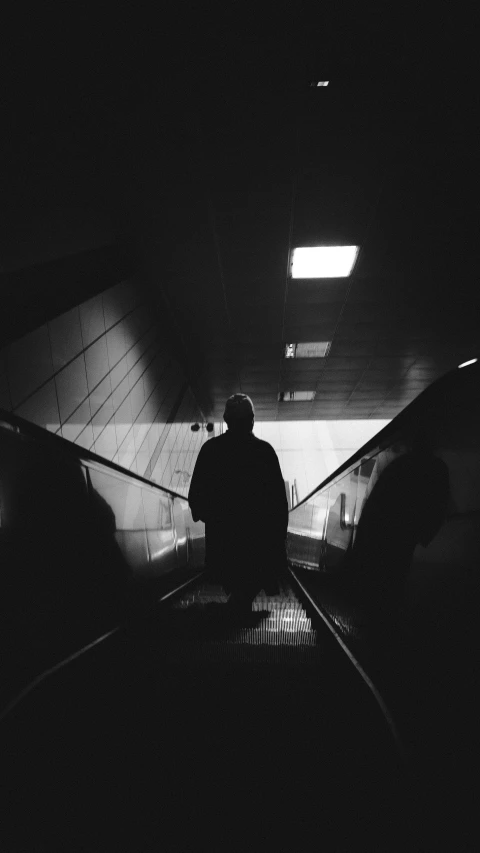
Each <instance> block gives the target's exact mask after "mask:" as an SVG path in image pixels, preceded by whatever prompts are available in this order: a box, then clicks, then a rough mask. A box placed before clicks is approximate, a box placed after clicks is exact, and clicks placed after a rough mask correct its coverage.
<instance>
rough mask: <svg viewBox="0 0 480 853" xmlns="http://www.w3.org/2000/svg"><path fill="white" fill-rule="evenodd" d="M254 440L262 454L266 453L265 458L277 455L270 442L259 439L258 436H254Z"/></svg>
mask: <svg viewBox="0 0 480 853" xmlns="http://www.w3.org/2000/svg"><path fill="white" fill-rule="evenodd" d="M252 438H253V439H254V441H255V448H258V450H259V452H260V453H264V454H265V456H276V455H277V454H276V452H275V450H274V448H273V447H272V445H271V444H270V442H268V441H265V440H264V439H263V438H258V437H257V436H256V435H252Z"/></svg>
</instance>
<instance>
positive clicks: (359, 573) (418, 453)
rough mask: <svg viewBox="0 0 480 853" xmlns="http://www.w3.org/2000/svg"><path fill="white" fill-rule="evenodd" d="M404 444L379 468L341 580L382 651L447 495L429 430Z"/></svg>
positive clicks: (391, 639)
mask: <svg viewBox="0 0 480 853" xmlns="http://www.w3.org/2000/svg"><path fill="white" fill-rule="evenodd" d="M407 448H408V449H407V452H406V453H404V454H402V455H400V456H399V457H398V458H396V459H393V461H392V462H390V464H389V465H387V467H386V468H385V469H384V470H383V471H382V473H381V474H380V477H379V478H378V480H377V482H376V483H375V485H374V487H373V489H372V491H371V493H370V495H369V497H368V498H367V501H366V503H365V506H364V507H363V509H362V513H361V516H360V519H359V523H358V527H357V530H356V534H355V538H354V540H353V545H352V548H351V551H350V554H349V556H348V558H347V560H348V561H347V570H346V576H345V577H344V578H343V585H344V587H345V588H348V587H349V586H351V590H352V593H353V596H354V599H355V600H357V601H358V602H359V603H360V604H361V606H362V609H363V610H364V611H365V613H366V615H367V627H368V629H369V630H370V631H371V632H372V641H373V642H378V643H380V644H382V646H383V649H384V650H385V651H387V649H392V650H393V649H394V648H395V644H396V637H397V635H398V631H399V627H398V620H399V611H400V608H401V605H402V600H403V594H404V588H405V583H406V578H407V575H408V572H409V569H410V566H411V564H412V558H413V553H414V550H415V548H416V547H417V545H422V546H423V547H426V546H427V545H428V544H429V543H430V542H431V540H432V539H433V537H434V536H435V535H436V533H437V532H438V530H439V529H440V527H441V525H442V523H443V520H444V518H445V513H446V509H447V505H448V499H449V475H448V468H447V466H446V464H445V462H443V460H441V459H439V458H438V457H436V456H434V454H433V446H432V441H431V439H430V437H429V436H428V434H427V432H426V431H424V430H422V429H418V430H417V431H415V432H414V433H413V434H412V435H411V436H409V437H407Z"/></svg>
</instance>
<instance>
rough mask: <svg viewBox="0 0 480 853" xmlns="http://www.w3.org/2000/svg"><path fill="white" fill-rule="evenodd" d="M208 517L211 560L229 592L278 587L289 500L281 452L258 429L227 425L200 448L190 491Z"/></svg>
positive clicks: (200, 515) (194, 507) (193, 503)
mask: <svg viewBox="0 0 480 853" xmlns="http://www.w3.org/2000/svg"><path fill="white" fill-rule="evenodd" d="M188 500H189V504H190V509H191V512H192V516H193V519H194V520H195V521H197V520H198V519H201V520H202V521H204V522H205V536H206V565H207V568H208V570H209V572H210V573H211V574H212V575H213V576H214V577H216V579H218V580H219V581H220V582H221V583H222V585H223V586H224V587H225V589H226V590H227V592H230V591H234V590H236V589H241V588H245V587H248V588H249V589H250V588H251V590H252V591H253V590H254V589H255V590H256V591H260V590H261V589H265V591H266V592H267V593H268V592H270V593H273V592H276V591H277V584H276V581H275V576H276V572H277V571H278V570H279V569H281V568H283V567H284V565H285V563H286V552H285V540H286V535H287V525H288V505H287V496H286V492H285V484H284V480H283V477H282V473H281V471H280V465H279V462H278V458H277V454H276V453H275V451H274V449H273V447H272V446H271V445H270V444H268V443H267V442H266V441H261V440H260V439H258V438H256V436H254V435H253V433H251V432H250V433H245V432H234V431H232V430H227V432H225V433H224V434H223V435H220V436H218V437H217V438H211V439H210V440H209V441H207V442H206V443H205V444H204V445H203V446H202V448H201V450H200V453H199V455H198V459H197V463H196V465H195V470H194V472H193V476H192V481H191V485H190V491H189V495H188Z"/></svg>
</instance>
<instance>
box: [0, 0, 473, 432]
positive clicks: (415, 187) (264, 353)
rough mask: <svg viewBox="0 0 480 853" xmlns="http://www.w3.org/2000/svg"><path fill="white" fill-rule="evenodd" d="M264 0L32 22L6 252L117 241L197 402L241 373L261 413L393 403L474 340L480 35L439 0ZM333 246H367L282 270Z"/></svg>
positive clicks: (13, 123)
mask: <svg viewBox="0 0 480 853" xmlns="http://www.w3.org/2000/svg"><path fill="white" fill-rule="evenodd" d="M337 5H338V4H337ZM267 8H268V7H267V5H265V6H262V5H261V4H260V5H258V4H257V6H256V7H254V6H252V7H251V9H250V7H249V6H248V4H239V3H236V2H231V3H224V4H216V3H211V4H210V5H209V6H208V14H206V13H205V11H204V9H200V7H199V9H197V12H196V14H195V15H193V16H187V15H186V14H185V15H184V18H183V20H177V21H175V22H173V23H169V25H168V28H166V25H165V24H164V23H163V22H159V21H158V20H157V21H155V22H154V21H153V19H152V20H147V19H145V18H143V19H142V20H140V15H138V14H137V15H136V16H135V13H132V12H130V14H132V15H133V16H134V17H132V18H127V17H125V15H124V14H123V13H122V14H120V12H119V13H118V15H117V17H116V19H115V21H114V22H112V20H106V21H105V22H101V21H99V20H96V25H95V27H93V26H92V21H91V19H88V18H85V20H83V21H80V20H78V19H75V20H74V19H73V18H72V17H71V15H70V18H68V19H65V20H64V21H60V20H59V19H58V17H57V18H55V20H54V22H53V23H54V24H55V26H51V27H50V26H46V24H45V21H44V20H43V19H42V26H41V27H40V25H39V22H38V21H29V24H28V25H27V27H26V28H25V27H23V28H22V30H21V33H22V35H21V37H20V39H19V40H17V41H15V40H12V41H11V43H10V52H9V53H7V63H8V66H9V67H8V72H9V75H10V77H9V79H10V80H11V86H10V88H9V97H8V98H7V115H8V116H9V117H10V127H11V129H12V132H11V133H10V136H9V142H8V144H7V155H6V158H5V159H4V169H3V172H4V175H3V177H4V201H5V211H6V216H5V227H4V229H3V235H4V236H3V248H2V252H3V265H4V270H6V271H8V270H9V269H12V268H14V267H15V266H17V267H18V266H19V265H21V264H22V257H24V259H25V260H24V262H23V263H25V264H28V263H32V262H33V261H32V258H34V259H36V260H37V262H38V260H39V259H41V251H42V246H45V247H46V246H47V244H48V245H49V246H50V249H49V251H50V254H49V255H48V257H49V258H51V257H52V248H51V247H52V246H53V245H54V244H55V247H56V248H55V251H54V254H55V252H56V254H57V255H59V254H61V252H62V246H63V247H64V248H65V247H66V248H65V253H66V254H68V252H70V251H73V249H72V247H73V246H77V249H78V247H79V246H80V245H81V247H82V248H84V249H87V248H92V247H93V246H95V245H99V246H100V245H104V244H105V243H108V242H109V241H112V240H117V241H118V240H120V241H122V240H123V241H124V242H128V244H129V245H131V246H133V247H134V251H135V254H136V257H137V258H138V263H139V264H140V265H141V268H142V271H143V274H144V277H145V280H146V281H147V282H148V287H149V290H150V292H151V294H152V296H153V298H154V300H155V301H156V302H157V304H158V306H159V310H160V311H167V312H168V314H169V317H170V321H171V324H172V328H174V329H175V330H176V336H177V339H178V341H179V347H180V350H181V356H182V360H183V361H184V364H185V366H186V369H187V371H188V373H189V376H190V379H191V382H192V384H193V386H194V388H195V390H196V392H197V395H198V398H199V400H200V403H201V406H202V409H203V411H204V414H205V416H206V417H207V418H209V419H219V418H221V416H222V413H223V407H224V402H225V398H226V397H227V396H229V395H230V394H232V393H234V392H236V391H239V390H241V391H243V392H245V393H248V394H250V395H251V397H252V398H253V401H254V404H255V408H256V413H257V418H258V419H259V420H290V419H293V420H304V419H309V418H314V419H352V418H391V417H394V416H395V415H396V414H397V413H398V412H399V411H401V409H402V408H403V407H404V406H405V405H406V404H407V403H409V402H410V401H411V400H412V399H413V398H414V397H416V396H417V395H418V394H419V393H420V391H422V390H423V389H424V388H425V387H426V386H427V385H428V384H430V382H431V381H433V380H434V379H435V378H437V377H438V376H439V375H441V374H442V373H444V372H445V371H447V370H449V369H450V368H452V367H455V366H456V365H457V364H459V363H460V362H461V361H464V360H466V359H469V358H472V357H474V356H475V355H478V350H479V348H480V346H479V345H480V333H479V328H480V324H479V319H480V318H479V313H480V312H479V309H480V288H479V283H478V261H477V245H476V240H477V231H478V202H477V196H478V190H477V186H476V179H475V177H474V176H475V174H476V173H477V172H478V166H477V162H476V161H477V158H478V154H477V149H478V95H477V93H476V91H475V87H476V81H477V79H478V72H477V70H476V68H475V67H474V58H473V57H475V55H476V46H475V45H474V44H473V40H472V39H470V38H469V36H468V33H469V23H468V21H464V22H463V23H461V24H459V23H458V21H457V19H456V18H455V15H454V12H452V10H451V8H450V7H448V9H447V7H446V9H445V10H444V14H443V15H439V17H438V20H437V22H436V23H435V22H432V20H430V19H429V18H428V17H426V18H425V21H421V20H420V19H417V20H412V19H409V20H408V21H407V22H405V21H402V10H399V13H398V20H396V21H394V20H393V19H389V21H388V22H387V21H385V19H384V18H379V17H378V16H377V17H372V19H370V20H366V19H365V17H364V15H363V14H359V13H358V12H357V14H356V15H350V14H348V15H347V14H346V13H345V11H344V10H343V15H342V14H340V13H339V12H337V13H336V14H334V13H332V12H330V13H327V11H325V9H322V11H321V12H317V13H316V14H313V13H312V11H311V8H315V7H308V6H307V5H306V4H302V3H299V2H297V3H296V4H294V3H288V2H285V3H277V4H275V5H274V6H272V7H271V9H272V12H271V14H267V11H266V10H267ZM259 9H260V10H261V13H260V12H259ZM342 9H343V7H342ZM263 10H265V12H264V13H263ZM448 10H450V11H448ZM472 32H473V30H472ZM319 80H328V81H329V86H328V87H316V86H312V85H311V83H312V82H316V81H319ZM68 223H70V225H68ZM40 226H41V227H40ZM62 229H63V230H62ZM69 229H70V230H69ZM67 232H68V233H67ZM32 235H33V236H32ZM39 235H40V236H39ZM42 235H43V236H42ZM62 235H64V236H62ZM65 235H66V236H65ZM75 239H77V243H75ZM69 240H70V243H69V242H68V241H69ZM78 241H80V242H78ZM82 241H83V242H82ZM323 243H325V244H343V243H345V244H355V245H358V246H359V247H360V252H359V257H358V260H357V263H356V266H355V268H354V271H353V274H352V275H351V276H350V277H348V278H337V279H317V280H315V279H307V280H300V279H291V278H290V276H289V261H290V253H291V250H292V249H293V248H294V247H295V246H307V245H318V244H323ZM22 252H23V255H22ZM35 253H36V254H35ZM326 340H328V341H331V342H332V344H331V347H330V350H329V353H328V355H327V357H325V358H315V359H285V358H284V357H283V353H284V346H285V343H292V342H302V341H305V342H308V341H326ZM292 390H293V391H315V398H314V400H313V401H310V402H279V401H278V395H279V392H281V391H292Z"/></svg>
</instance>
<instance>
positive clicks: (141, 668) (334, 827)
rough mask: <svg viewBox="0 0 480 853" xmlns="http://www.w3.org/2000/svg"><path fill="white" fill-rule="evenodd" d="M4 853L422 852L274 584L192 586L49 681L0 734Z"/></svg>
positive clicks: (389, 744) (324, 639) (405, 805)
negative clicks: (239, 589)
mask: <svg viewBox="0 0 480 853" xmlns="http://www.w3.org/2000/svg"><path fill="white" fill-rule="evenodd" d="M1 751H2V768H3V778H4V791H3V808H2V812H3V815H4V819H3V820H2V824H1V830H0V832H1V835H2V838H1V839H0V846H1V849H2V851H4V852H5V853H14V851H15V853H16V851H27V850H28V851H30V850H31V851H44V850H45V851H49V853H50V851H53V850H62V851H63V850H65V851H66V850H68V851H77V850H78V851H88V853H90V851H92V853H93V851H110V850H111V851H124V850H125V851H129V853H134V851H139V853H140V851H142V853H146V851H150V850H152V851H153V850H165V851H189V850H192V851H193V850H197V849H198V850H200V849H202V850H203V849H208V850H211V851H217V850H218V851H227V850H228V851H237V850H238V851H247V850H248V851H256V850H259V851H260V850H280V851H283V850H285V851H287V850H298V851H307V850H311V849H313V848H314V847H315V848H318V849H324V850H382V851H383V850H397V849H398V850H400V849H403V850H405V849H408V850H413V849H428V847H425V846H424V845H425V840H424V839H423V838H422V835H421V832H422V830H421V813H420V812H421V807H420V802H419V800H418V799H417V793H416V791H415V788H414V786H412V779H411V778H410V775H409V770H408V766H405V764H404V762H403V760H402V755H401V753H400V752H399V750H398V745H397V744H396V742H395V739H394V737H393V736H392V731H391V729H390V728H389V726H388V723H387V720H386V719H385V717H384V715H383V714H382V713H381V710H380V708H379V706H378V703H377V702H376V701H375V698H374V696H372V692H371V690H370V689H369V688H368V685H367V684H366V683H365V681H364V680H363V679H362V678H361V677H360V675H359V673H358V671H357V670H356V669H355V667H354V666H352V663H351V661H350V660H349V659H348V657H347V656H346V655H345V653H344V652H343V651H342V649H341V647H340V646H339V645H338V643H337V642H336V640H335V638H334V637H333V636H332V634H331V632H330V631H329V630H328V628H327V627H326V625H325V623H324V622H323V621H322V619H321V618H320V617H319V615H318V613H317V611H316V610H315V608H314V607H312V606H311V605H310V603H309V602H308V600H307V599H304V598H303V597H302V595H301V592H300V590H299V589H298V588H296V587H295V582H294V580H293V578H292V577H291V576H290V575H289V574H285V575H282V577H281V578H280V592H279V594H278V595H277V596H273V597H272V596H270V597H268V598H267V597H266V596H264V595H263V594H260V595H259V596H257V598H256V599H255V601H254V602H253V605H252V612H251V613H250V614H248V613H247V614H244V615H243V616H239V615H236V614H235V613H234V612H232V611H231V610H230V609H229V605H228V602H227V597H226V596H225V594H224V593H223V590H222V588H221V587H220V586H218V585H216V584H215V583H213V582H210V581H209V580H208V577H207V576H205V575H204V576H202V578H201V579H200V580H197V581H196V582H194V583H190V584H188V585H184V586H183V588H181V589H180V590H179V591H178V592H177V593H176V594H173V595H169V596H167V597H166V598H164V600H163V601H162V602H161V603H160V604H159V605H158V606H157V607H156V609H155V610H154V611H152V612H151V613H150V614H149V615H148V616H147V617H146V618H144V619H142V620H138V621H136V622H133V623H131V624H130V625H129V626H128V627H127V626H125V627H123V628H121V629H120V630H118V631H116V632H114V633H113V634H112V635H110V636H109V637H107V638H106V639H105V640H104V641H103V642H101V643H97V644H96V645H94V646H93V647H91V648H89V649H88V650H87V651H85V653H84V654H80V655H78V656H77V657H75V658H74V659H73V660H71V661H70V662H69V663H68V664H66V665H65V666H63V667H59V668H57V669H56V670H55V671H54V672H53V673H52V674H51V675H50V676H48V677H47V678H45V679H43V680H42V681H41V682H40V683H39V684H38V685H37V687H36V688H35V689H34V690H31V691H30V693H29V694H28V695H27V696H26V697H25V698H24V699H23V701H22V702H19V703H18V704H17V705H16V706H15V707H14V708H13V710H12V711H11V712H10V713H9V714H8V715H7V717H6V718H5V719H4V720H3V723H2V729H1Z"/></svg>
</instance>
